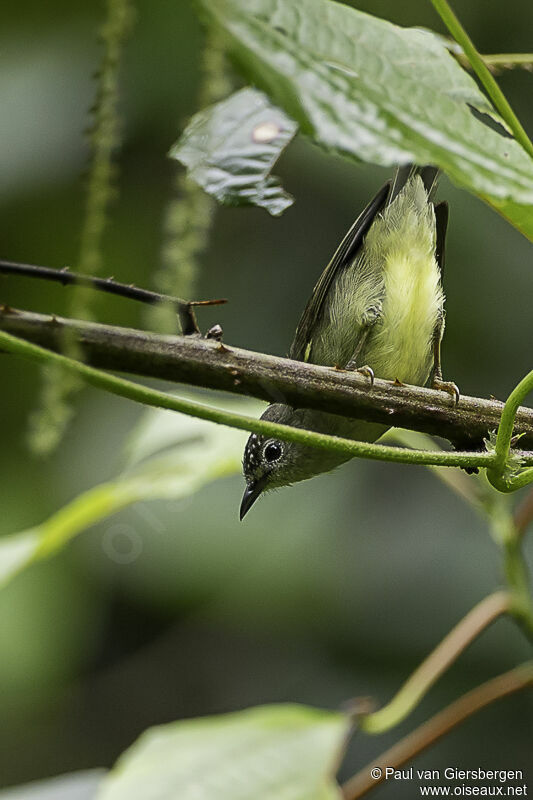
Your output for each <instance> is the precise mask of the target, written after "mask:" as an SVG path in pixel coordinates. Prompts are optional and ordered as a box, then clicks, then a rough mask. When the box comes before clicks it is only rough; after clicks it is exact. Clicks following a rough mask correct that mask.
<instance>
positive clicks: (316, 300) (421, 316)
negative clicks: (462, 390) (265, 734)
mask: <svg viewBox="0 0 533 800" xmlns="http://www.w3.org/2000/svg"><path fill="white" fill-rule="evenodd" d="M437 174H438V171H437V170H436V169H435V168H434V167H407V168H401V169H399V170H398V172H397V174H396V177H395V179H394V181H389V182H388V183H386V184H385V186H384V187H383V188H382V189H380V191H379V192H378V193H377V195H376V196H375V197H374V199H373V200H372V201H371V202H370V203H369V204H368V206H367V207H366V208H365V210H364V211H363V212H362V214H360V216H359V217H358V218H357V220H356V221H355V222H354V224H353V225H352V227H351V228H350V230H349V231H348V233H347V234H346V236H345V237H344V239H343V240H342V242H341V244H340V245H339V247H338V249H337V251H336V253H335V255H334V256H333V258H332V260H331V261H330V263H329V264H328V266H327V267H326V269H325V270H324V272H323V273H322V275H321V276H320V278H319V280H318V283H317V284H316V286H315V288H314V290H313V294H312V296H311V298H310V300H309V302H308V304H307V307H306V309H305V311H304V312H303V314H302V317H301V319H300V322H299V324H298V328H297V330H296V334H295V337H294V341H293V343H292V346H291V349H290V352H289V357H290V358H292V359H296V360H299V361H307V362H309V363H312V364H323V365H329V366H337V367H341V368H343V369H347V370H358V371H360V372H362V373H363V374H365V375H367V376H368V377H369V379H370V381H373V378H374V375H377V376H378V377H380V378H384V379H386V380H395V379H397V380H399V381H401V382H402V383H410V384H415V385H419V386H423V385H424V384H425V383H426V382H427V381H428V379H429V378H430V377H431V386H432V387H433V388H436V389H442V390H444V391H446V392H449V393H451V394H453V395H454V396H455V398H456V401H457V400H458V398H459V393H458V390H457V387H456V386H455V384H453V383H447V382H444V381H443V380H442V372H441V365H440V343H441V339H442V335H443V332H444V293H443V289H442V271H443V266H444V241H445V236H446V228H447V224H448V205H447V203H439V204H438V205H434V203H433V195H434V192H435V188H436V180H437ZM261 419H265V420H270V421H272V422H278V423H282V424H284V425H292V426H293V427H296V428H302V429H306V430H311V431H317V432H319V433H328V434H332V435H335V436H342V437H345V438H348V439H355V440H357V441H363V442H374V441H376V439H378V438H379V437H380V436H382V435H383V434H384V433H385V431H386V430H388V426H387V425H382V424H378V423H372V422H365V421H364V420H356V419H348V418H346V417H342V416H339V415H337V414H329V413H327V412H324V411H316V410H313V409H305V408H293V407H292V406H288V405H284V404H283V403H273V404H272V405H270V406H269V407H268V408H267V409H266V411H265V412H264V413H263V415H262V416H261ZM349 459H350V456H347V455H342V454H340V453H335V452H328V451H326V450H319V449H317V448H313V447H309V446H307V445H303V444H297V443H294V442H284V441H281V440H279V439H274V438H271V437H267V436H261V435H258V434H252V435H251V436H250V438H249V439H248V442H247V444H246V448H245V451H244V458H243V472H244V477H245V479H246V490H245V492H244V496H243V499H242V503H241V509H240V517H241V519H242V518H243V517H244V515H245V514H246V513H247V511H248V510H249V509H250V508H251V506H252V505H253V503H254V502H255V501H256V500H257V498H258V497H259V496H260V495H261V494H262V493H263V492H266V491H268V490H269V489H274V488H277V487H280V486H287V485H289V484H291V483H296V482H297V481H302V480H305V479H306V478H311V477H313V476H314V475H318V474H319V473H321V472H327V471H329V470H331V469H334V468H335V467H337V466H338V465H339V464H342V463H343V462H344V461H348V460H349Z"/></svg>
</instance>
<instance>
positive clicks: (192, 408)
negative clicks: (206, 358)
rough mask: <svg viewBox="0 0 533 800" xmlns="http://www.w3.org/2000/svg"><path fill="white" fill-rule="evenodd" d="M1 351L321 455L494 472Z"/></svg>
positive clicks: (58, 358) (22, 346) (482, 460)
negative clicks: (317, 450) (333, 453)
mask: <svg viewBox="0 0 533 800" xmlns="http://www.w3.org/2000/svg"><path fill="white" fill-rule="evenodd" d="M0 348H1V349H3V350H5V351H7V352H9V353H15V354H17V355H20V356H23V357H26V358H30V359H32V360H34V361H38V362H41V363H45V364H48V363H52V364H54V363H56V364H60V365H61V366H62V367H64V369H66V370H68V371H69V372H72V373H75V374H77V375H80V376H81V377H82V378H83V379H84V380H85V381H86V382H87V383H89V384H91V385H92V386H96V387H97V388H100V389H105V390H107V391H109V392H112V393H113V394H117V395H119V396H121V397H126V398H128V399H130V400H134V401H136V402H138V403H144V404H145V405H149V406H156V407H159V408H166V409H169V410H171V411H178V412H181V413H182V414H189V415H190V416H193V417H198V418H199V419H205V420H208V421H210V422H216V423H219V424H221V425H228V426H229V427H232V428H238V429H240V430H246V431H252V432H253V433H259V434H265V435H267V436H275V437H278V438H280V439H283V440H285V441H290V442H298V443H300V444H305V445H308V446H310V447H317V448H320V449H323V450H333V451H336V452H339V453H343V454H345V455H347V456H349V457H355V456H358V457H359V458H368V459H373V460H377V461H391V462H396V463H401V464H426V465H437V466H449V467H471V466H477V467H485V468H486V467H491V466H493V464H494V463H495V459H496V456H495V454H493V453H479V452H444V451H442V450H438V451H427V450H424V451H417V450H409V449H407V448H401V447H389V446H386V445H379V444H369V443H367V442H357V441H353V440H351V439H341V438H339V437H337V436H329V435H326V434H322V433H316V432H314V431H304V430H301V429H299V428H291V427H290V426H288V425H280V424H277V423H273V422H267V421H265V420H259V419H255V418H254V417H248V416H245V415H243V414H234V413H232V412H230V411H225V410H222V409H218V408H212V407H209V406H205V405H203V404H201V403H196V402H193V401H190V400H183V399H181V398H178V397H175V396H173V395H168V394H166V393H165V392H160V391H157V390H156V389H150V388H148V387H146V386H141V385H139V384H136V383H133V382H131V381H127V380H125V379H124V378H118V377H116V376H114V375H109V374H108V373H106V372H102V371H101V370H98V369H94V368H93V367H89V366H87V365H86V364H83V363H82V362H80V361H76V360H74V359H71V358H68V357H67V356H63V355H60V354H59V353H53V352H52V351H50V350H45V349H44V348H42V347H38V346H37V345H34V344H30V342H26V341H24V340H22V339H17V338H16V337H15V336H11V335H10V334H8V333H4V332H3V331H2V332H0Z"/></svg>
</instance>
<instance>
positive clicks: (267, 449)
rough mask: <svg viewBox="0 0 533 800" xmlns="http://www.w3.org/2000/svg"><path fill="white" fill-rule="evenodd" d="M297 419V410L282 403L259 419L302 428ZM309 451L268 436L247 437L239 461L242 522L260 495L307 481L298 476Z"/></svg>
mask: <svg viewBox="0 0 533 800" xmlns="http://www.w3.org/2000/svg"><path fill="white" fill-rule="evenodd" d="M300 417H301V412H299V410H297V409H293V408H291V407H290V406H287V405H283V404H282V403H273V404H272V405H270V406H268V408H267V409H266V411H265V412H264V413H263V414H262V416H261V419H265V420H269V421H270V422H279V423H281V424H283V425H293V426H297V427H302V423H301V421H300ZM309 449H310V448H305V447H303V446H302V445H299V444H296V443H294V442H284V441H282V440H281V439H276V438H273V437H271V436H263V435H261V434H258V433H252V434H251V435H250V437H249V439H248V441H247V443H246V447H245V449H244V456H243V460H242V469H243V474H244V478H245V480H246V489H245V491H244V495H243V498H242V502H241V510H240V518H241V519H243V517H244V515H245V514H246V513H247V512H248V511H249V510H250V508H251V507H252V505H253V504H254V503H255V501H256V500H257V498H258V497H260V495H262V494H263V492H267V491H269V490H270V489H275V488H278V487H280V486H288V485H289V484H290V483H294V482H295V481H298V480H303V479H304V478H306V477H309V476H308V475H300V473H301V466H302V463H303V462H305V460H306V459H305V455H304V453H303V451H305V450H307V451H309Z"/></svg>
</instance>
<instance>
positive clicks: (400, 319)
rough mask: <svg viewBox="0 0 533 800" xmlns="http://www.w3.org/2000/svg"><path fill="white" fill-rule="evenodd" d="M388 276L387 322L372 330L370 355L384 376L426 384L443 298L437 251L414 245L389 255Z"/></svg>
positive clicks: (384, 317)
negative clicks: (430, 252) (434, 252)
mask: <svg viewBox="0 0 533 800" xmlns="http://www.w3.org/2000/svg"><path fill="white" fill-rule="evenodd" d="M383 277H384V294H383V307H382V322H381V323H380V324H378V325H377V326H376V330H374V331H373V332H372V334H371V340H370V341H369V345H368V349H367V352H366V353H365V356H366V360H367V362H368V364H369V365H370V366H371V367H372V369H373V370H374V372H375V374H376V375H378V376H379V377H381V378H386V379H388V380H394V379H395V378H398V380H400V381H402V382H404V383H413V384H418V385H422V384H424V383H425V382H426V381H427V379H428V376H429V373H430V371H431V366H432V360H433V359H432V356H433V351H432V341H433V336H434V332H435V327H436V325H437V322H438V319H439V316H440V315H441V314H442V308H443V302H444V297H443V292H442V288H441V283H440V273H439V268H438V266H437V263H436V261H435V259H434V257H433V254H431V255H429V254H428V253H427V251H426V252H421V251H418V250H417V249H416V248H411V249H410V251H409V252H401V251H397V252H395V253H392V254H389V255H388V257H387V259H386V264H385V270H384V275H383Z"/></svg>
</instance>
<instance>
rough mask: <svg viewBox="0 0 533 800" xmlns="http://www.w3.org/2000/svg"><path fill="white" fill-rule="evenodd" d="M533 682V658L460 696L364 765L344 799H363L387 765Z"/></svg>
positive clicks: (382, 776)
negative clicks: (373, 768)
mask: <svg viewBox="0 0 533 800" xmlns="http://www.w3.org/2000/svg"><path fill="white" fill-rule="evenodd" d="M531 686H533V662H531V661H530V662H526V663H525V664H520V666H518V667H515V668H514V669H511V670H509V672H505V673H504V674H503V675H498V676H497V677H496V678H492V679H491V680H489V681H486V683H482V684H481V685H480V686H476V688H475V689H472V690H471V691H470V692H467V693H466V694H464V695H462V697H459V698H458V699H457V700H455V701H454V702H453V703H451V704H450V705H449V706H447V707H446V708H445V709H443V710H442V711H439V712H438V714H435V716H434V717H431V719H429V720H428V721H427V722H424V723H423V724H422V725H420V726H419V727H418V728H416V729H415V730H414V731H412V732H411V733H409V734H408V735H407V736H406V737H405V738H404V739H401V740H400V741H399V742H397V744H395V745H393V746H392V747H391V748H390V749H389V750H387V751H386V752H384V753H381V755H380V756H379V757H378V758H377V759H375V760H374V761H372V762H371V763H370V764H367V765H366V767H363V769H362V770H360V771H359V772H358V773H357V774H356V775H354V776H353V778H350V779H349V780H348V781H347V782H346V783H345V784H344V785H343V786H342V797H343V798H344V800H359V798H361V797H363V796H364V795H365V794H367V792H370V791H372V789H375V788H376V787H377V786H379V784H380V783H381V782H382V781H383V780H385V778H386V774H385V769H384V767H389V768H392V769H399V768H400V767H401V766H403V765H404V764H406V763H407V762H409V761H412V760H413V759H414V758H416V757H417V756H418V755H419V754H420V753H422V752H423V751H424V750H425V749H427V748H428V747H431V745H433V744H435V742H437V741H438V740H439V739H441V738H442V737H443V736H445V735H446V734H447V733H449V732H450V731H451V730H453V729H454V728H455V727H456V726H457V725H460V724H461V722H464V721H465V720H466V719H468V718H469V717H471V716H472V714H476V713H477V712H478V711H481V709H482V708H485V707H486V706H488V705H490V703H493V702H494V701H495V700H499V699H500V698H502V697H507V696H508V695H510V694H513V693H514V692H518V691H520V690H522V689H528V688H530V687H531ZM377 765H379V766H380V767H381V768H382V769H381V772H380V773H379V777H376V775H375V772H373V770H372V767H376V766H377Z"/></svg>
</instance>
